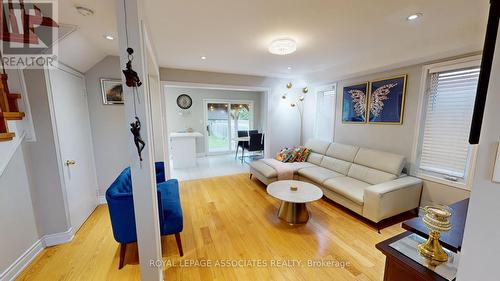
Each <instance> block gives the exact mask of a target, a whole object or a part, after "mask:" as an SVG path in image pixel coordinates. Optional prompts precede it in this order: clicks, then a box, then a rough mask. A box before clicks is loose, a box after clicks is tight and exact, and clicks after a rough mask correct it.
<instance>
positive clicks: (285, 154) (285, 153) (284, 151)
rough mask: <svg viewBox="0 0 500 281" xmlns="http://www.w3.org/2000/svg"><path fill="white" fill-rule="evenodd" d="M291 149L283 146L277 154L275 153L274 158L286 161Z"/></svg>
mask: <svg viewBox="0 0 500 281" xmlns="http://www.w3.org/2000/svg"><path fill="white" fill-rule="evenodd" d="M291 153H292V150H291V149H289V148H286V147H285V148H283V149H282V150H281V151H280V152H278V154H276V157H275V159H276V160H278V161H281V162H286V160H287V159H288V158H289V157H290V154H291Z"/></svg>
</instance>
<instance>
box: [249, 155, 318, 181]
mask: <svg viewBox="0 0 500 281" xmlns="http://www.w3.org/2000/svg"><path fill="white" fill-rule="evenodd" d="M283 164H285V165H287V166H289V167H290V168H291V169H292V170H293V173H294V174H296V173H297V171H298V170H300V169H304V168H309V167H315V165H314V164H312V163H308V162H293V163H283ZM250 167H251V168H252V169H254V170H256V171H258V172H259V173H261V174H262V175H263V176H264V177H266V178H268V179H270V178H276V177H277V176H278V173H277V172H276V170H275V169H274V168H273V167H271V166H269V165H267V164H266V163H265V162H264V161H261V160H258V161H253V162H251V163H250Z"/></svg>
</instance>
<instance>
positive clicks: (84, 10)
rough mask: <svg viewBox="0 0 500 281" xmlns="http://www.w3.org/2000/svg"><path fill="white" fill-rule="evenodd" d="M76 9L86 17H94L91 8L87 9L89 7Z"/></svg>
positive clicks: (76, 7)
mask: <svg viewBox="0 0 500 281" xmlns="http://www.w3.org/2000/svg"><path fill="white" fill-rule="evenodd" d="M75 9H76V11H77V12H78V13H79V14H80V15H82V16H84V17H87V16H92V15H94V10H92V9H90V8H87V7H83V6H75Z"/></svg>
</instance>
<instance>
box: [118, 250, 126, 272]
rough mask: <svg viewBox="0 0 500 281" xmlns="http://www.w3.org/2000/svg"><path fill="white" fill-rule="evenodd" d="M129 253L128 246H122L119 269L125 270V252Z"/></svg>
mask: <svg viewBox="0 0 500 281" xmlns="http://www.w3.org/2000/svg"><path fill="white" fill-rule="evenodd" d="M126 251H127V244H120V264H119V265H118V269H122V268H123V263H124V262H125V252H126Z"/></svg>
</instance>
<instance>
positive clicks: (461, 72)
mask: <svg viewBox="0 0 500 281" xmlns="http://www.w3.org/2000/svg"><path fill="white" fill-rule="evenodd" d="M478 65H479V62H477V61H474V62H472V63H471V62H468V63H461V64H459V65H454V66H447V67H436V68H434V69H433V68H430V69H428V72H427V87H426V89H427V91H426V93H425V96H424V100H423V118H422V123H421V124H422V125H421V132H420V139H419V149H418V152H417V154H418V162H417V166H418V169H419V174H420V175H421V176H422V175H423V176H424V177H425V176H430V177H434V178H437V179H441V180H445V181H447V182H456V183H458V184H459V185H461V186H466V184H467V180H468V175H469V174H470V171H471V169H470V166H471V163H472V161H471V159H472V158H473V157H472V156H473V150H472V147H471V145H469V142H468V138H469V131H470V125H471V119H472V112H473V108H474V100H475V96H476V89H477V82H478V78H479V66H478Z"/></svg>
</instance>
